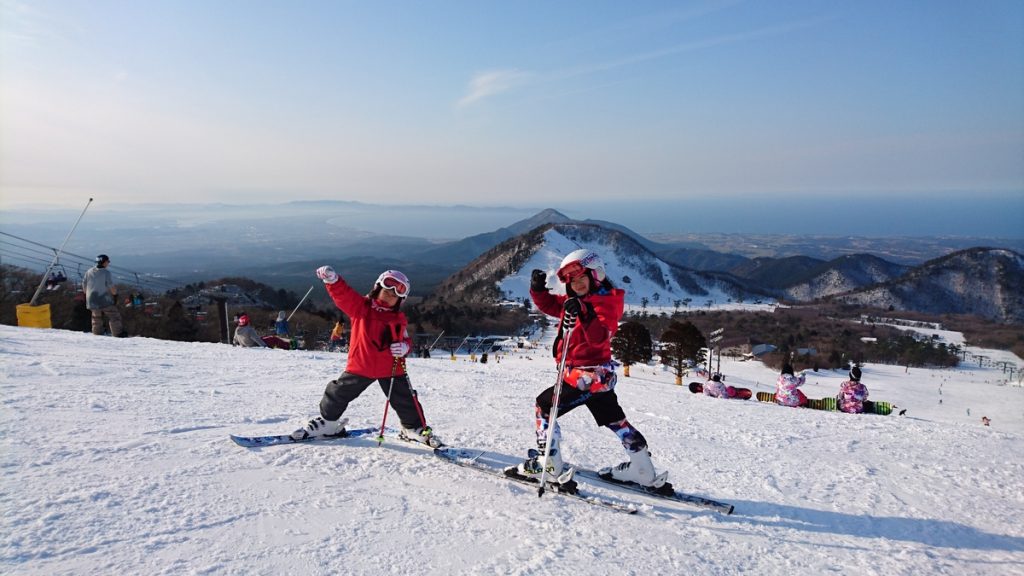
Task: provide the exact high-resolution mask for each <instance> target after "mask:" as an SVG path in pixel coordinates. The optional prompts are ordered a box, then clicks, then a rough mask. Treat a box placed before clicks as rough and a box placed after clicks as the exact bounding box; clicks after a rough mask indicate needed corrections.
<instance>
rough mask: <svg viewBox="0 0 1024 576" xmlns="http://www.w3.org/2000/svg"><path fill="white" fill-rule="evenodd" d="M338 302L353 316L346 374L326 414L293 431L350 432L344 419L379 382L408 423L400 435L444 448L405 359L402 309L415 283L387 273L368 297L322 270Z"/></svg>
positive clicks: (327, 396)
mask: <svg viewBox="0 0 1024 576" xmlns="http://www.w3.org/2000/svg"><path fill="white" fill-rule="evenodd" d="M316 275H317V277H318V278H320V279H321V280H323V282H324V285H325V286H326V287H327V293H328V294H329V295H330V297H331V299H332V300H334V304H335V305H336V306H337V307H338V308H339V309H341V311H342V312H344V313H345V314H347V315H348V317H349V322H350V323H351V326H350V334H349V353H348V363H347V364H346V366H345V371H344V372H342V374H341V376H339V377H338V378H337V379H335V380H331V381H330V382H328V383H327V388H326V389H325V390H324V394H323V397H322V398H321V400H320V416H317V417H316V418H313V419H312V420H310V421H309V422H308V423H307V424H306V425H305V426H304V427H302V428H299V429H298V430H296V431H295V432H293V433H292V438H294V439H296V440H304V439H306V438H309V437H312V436H339V435H344V433H345V420H343V419H342V418H341V416H342V414H344V413H345V409H346V408H348V405H349V403H350V402H352V401H353V400H355V399H356V398H358V397H359V395H360V394H362V393H363V391H364V390H366V388H367V387H368V386H369V385H370V384H372V383H373V382H374V381H377V383H378V384H379V385H380V388H381V390H382V391H383V392H384V394H385V395H387V394H388V392H389V389H390V393H391V397H390V401H391V406H393V407H394V409H395V412H397V413H398V418H399V420H401V423H402V430H401V432H400V435H401V436H402V437H404V438H406V439H410V440H415V441H417V442H422V443H424V444H427V445H429V446H434V447H438V446H442V445H443V443H442V442H441V440H440V439H439V438H438V437H437V436H435V435H434V432H433V430H432V429H431V428H430V426H427V423H426V418H425V417H424V415H423V408H422V406H420V403H419V399H418V398H417V397H416V391H415V390H413V388H412V384H410V382H409V377H408V376H407V375H406V373H405V361H404V360H403V358H404V357H405V355H406V354H408V353H409V349H410V345H411V344H412V339H411V338H409V332H408V329H407V327H408V320H406V318H405V314H404V313H402V312H401V310H400V308H401V306H402V302H404V301H405V298H406V297H407V296H408V295H409V289H410V284H409V279H408V278H406V277H405V274H402V273H401V272H399V271H397V270H386V271H385V272H383V273H381V275H380V276H378V277H377V281H376V282H374V284H373V290H371V291H370V293H369V294H368V295H366V296H363V295H361V294H359V293H358V292H356V291H355V290H354V289H353V288H352V287H351V286H349V285H348V284H347V283H346V282H345V281H344V280H343V279H342V278H341V277H339V276H338V273H337V272H335V271H334V269H333V268H331V267H330V266H321V267H320V268H317V271H316Z"/></svg>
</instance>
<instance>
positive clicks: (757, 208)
mask: <svg viewBox="0 0 1024 576" xmlns="http://www.w3.org/2000/svg"><path fill="white" fill-rule="evenodd" d="M87 200H88V199H87V198H86V199H83V200H82V203H81V204H80V205H78V206H62V207H54V206H50V205H31V204H28V203H26V204H24V205H18V204H15V205H13V206H9V205H7V204H8V203H7V202H6V201H5V202H4V204H5V206H4V212H5V213H6V216H5V217H0V223H2V222H4V221H9V222H10V221H17V222H18V223H22V224H23V223H25V222H29V221H31V220H32V219H33V218H38V219H40V220H41V221H54V222H56V221H59V220H61V219H63V220H66V221H67V224H68V226H70V225H71V224H72V223H73V222H74V219H75V218H77V215H78V214H79V213H80V212H81V211H82V209H83V208H84V207H85V205H86V202H87ZM320 202H336V203H337V204H336V205H337V206H338V207H339V208H338V210H337V211H336V212H332V213H331V214H329V215H327V216H328V219H329V220H330V223H331V225H332V226H336V227H343V228H354V229H360V230H366V231H369V232H374V233H387V234H390V235H396V236H414V237H422V238H430V239H459V238H464V237H466V236H472V235H475V234H481V233H487V232H492V231H494V230H496V229H498V228H503V227H506V226H509V225H511V224H513V223H515V222H518V221H520V220H524V219H527V218H530V217H531V216H533V215H535V214H537V213H538V212H540V211H542V210H544V209H548V208H552V209H555V210H558V211H559V212H561V213H563V214H565V215H566V216H568V217H570V218H573V219H577V220H605V221H609V222H613V223H616V224H620V225H623V226H626V227H628V228H630V229H632V230H634V231H635V232H638V233H641V234H687V233H694V234H699V233H721V234H769V235H793V236H800V235H814V236H864V237H883V238H884V237H907V236H923V237H928V236H934V237H983V238H1024V193H1021V194H1018V193H1002V194H997V193H988V194H978V193H975V194H970V195H967V194H958V193H936V194H933V195H931V197H930V198H929V199H928V201H927V202H922V200H921V199H919V198H917V196H916V195H913V194H888V195H868V194H865V195H855V196H852V197H841V198H836V197H827V196H823V197H813V196H795V197H793V196H790V197H785V196H780V197H775V198H772V199H769V200H765V199H761V198H757V197H753V196H750V197H741V198H697V199H676V200H663V199H657V200H644V201H635V200H634V201H629V200H622V201H603V202H590V203H587V204H582V205H580V204H575V203H566V202H564V201H558V200H557V199H555V200H553V201H552V202H550V203H548V204H544V205H539V204H538V205H522V204H519V205H517V204H515V203H513V202H507V203H503V204H500V205H486V204H466V203H463V204H459V205H444V204H427V203H423V204H392V205H389V204H373V203H365V202H349V201H346V200H340V199H339V200H327V199H319V200H302V199H294V200H289V201H286V202H279V203H266V204H242V203H239V204H232V203H223V202H218V203H212V202H211V203H194V202H189V203H158V202H156V203H117V204H109V203H104V202H103V201H102V199H96V200H95V201H94V202H93V204H92V205H91V206H90V208H89V211H88V213H87V214H88V216H89V218H91V219H93V220H94V221H95V220H96V219H97V218H98V219H99V222H97V225H99V226H107V225H109V222H117V221H118V220H119V219H123V218H125V217H132V218H135V217H138V216H141V215H145V216H146V217H147V218H160V217H166V218H169V219H175V220H176V222H177V225H181V226H188V225H194V224H195V223H197V222H203V221H205V220H207V219H209V220H218V219H235V218H241V217H245V218H273V217H275V215H277V214H278V213H279V212H278V211H283V212H284V213H285V214H286V215H287V214H293V213H295V212H296V211H299V212H301V211H302V206H303V204H311V205H313V206H314V208H313V212H314V213H315V212H316V208H315V205H316V203H320ZM85 227H86V228H88V227H89V222H88V220H86V223H85Z"/></svg>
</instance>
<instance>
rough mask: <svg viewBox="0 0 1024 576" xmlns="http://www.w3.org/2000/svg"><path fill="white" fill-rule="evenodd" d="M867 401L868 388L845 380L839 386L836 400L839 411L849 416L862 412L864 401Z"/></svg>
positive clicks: (856, 382)
mask: <svg viewBox="0 0 1024 576" xmlns="http://www.w3.org/2000/svg"><path fill="white" fill-rule="evenodd" d="M867 399H868V388H867V386H865V385H863V384H861V383H860V382H858V381H856V380H847V381H846V382H843V383H842V384H840V385H839V396H837V397H836V400H837V401H838V404H839V409H840V410H842V411H843V412H848V413H850V414H860V413H861V412H863V411H864V401H865V400H867Z"/></svg>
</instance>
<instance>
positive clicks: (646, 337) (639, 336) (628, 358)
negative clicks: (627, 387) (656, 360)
mask: <svg viewBox="0 0 1024 576" xmlns="http://www.w3.org/2000/svg"><path fill="white" fill-rule="evenodd" d="M612 353H613V354H615V357H616V358H617V359H618V360H619V362H622V365H623V366H624V367H625V368H623V371H622V372H623V375H625V376H626V377H628V376H629V367H630V366H631V365H633V364H643V363H647V362H649V361H650V360H651V358H652V356H653V355H654V350H653V344H652V342H651V332H650V330H648V329H647V327H646V326H644V325H643V324H640V323H639V322H625V323H623V324H622V326H619V330H618V332H616V333H615V336H614V337H612Z"/></svg>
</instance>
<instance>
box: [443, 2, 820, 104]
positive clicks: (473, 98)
mask: <svg viewBox="0 0 1024 576" xmlns="http://www.w3.org/2000/svg"><path fill="white" fill-rule="evenodd" d="M726 5H728V4H726ZM722 6H725V5H722ZM720 8H721V6H719V7H718V8H716V10H717V9H720ZM710 11H711V10H708V11H704V12H699V13H693V14H686V15H685V16H686V18H693V17H696V16H700V15H703V14H704V13H707V12H710ZM833 19H835V17H820V18H812V19H807V20H800V21H795V22H788V23H784V24H779V25H776V26H770V27H765V28H760V29H757V30H752V31H749V32H737V33H735V34H724V35H721V36H715V37H711V38H705V39H703V40H695V41H693V42H686V43H682V44H676V45H674V46H668V47H666V48H662V49H659V50H653V51H650V52H644V53H639V54H631V55H628V56H623V57H621V58H617V59H613V60H608V61H604V62H597V63H593V64H584V65H581V66H577V67H575V68H566V69H562V70H556V71H553V72H551V73H548V74H543V75H541V79H542V83H551V82H557V81H559V80H564V79H567V78H573V77H579V76H588V75H591V74H596V73H599V72H604V71H607V70H612V69H615V68H623V67H627V66H631V65H634V64H639V63H642V62H647V61H651V60H658V59H662V58H667V57H670V56H676V55H679V54H683V53H686V52H692V51H696V50H705V49H709V48H713V47H716V46H723V45H729V44H737V43H741V42H747V41H750V40H755V39H758V38H765V37H773V36H781V35H784V34H787V33H790V32H793V31H795V30H800V29H804V28H811V27H815V26H818V25H820V24H821V23H823V22H826V21H829V20H833ZM534 76H536V75H535V74H532V73H526V72H522V71H519V70H515V69H512V70H494V71H490V72H482V73H480V74H477V75H476V76H474V77H473V79H472V80H470V82H469V86H468V90H467V94H466V95H465V96H463V97H462V99H460V100H459V102H458V107H459V108H465V107H468V106H471V105H474V104H476V103H478V102H480V101H482V100H484V99H485V98H489V97H491V96H495V95H497V94H501V93H503V92H507V91H509V90H511V89H513V88H516V87H519V86H522V85H523V84H526V83H527V81H528V79H530V78H531V77H534Z"/></svg>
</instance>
